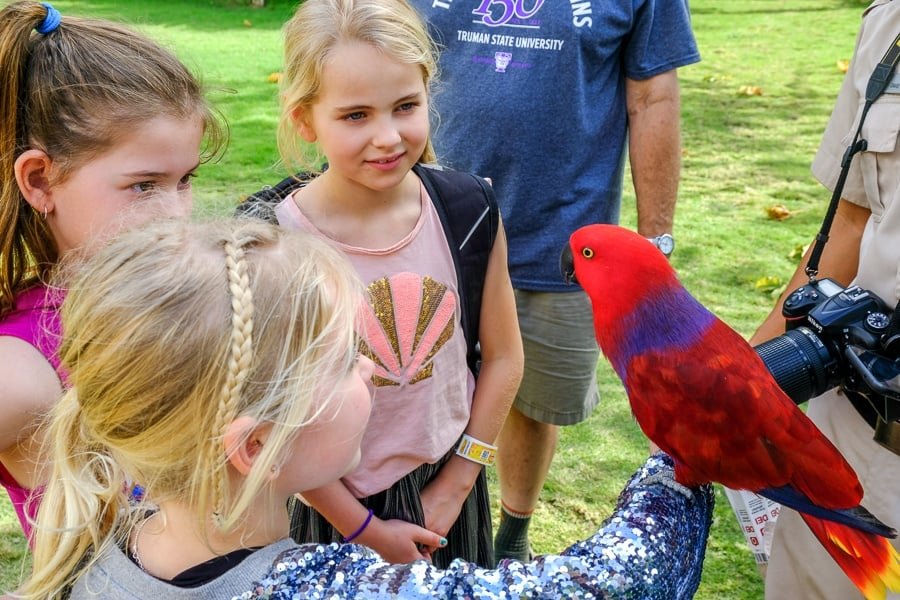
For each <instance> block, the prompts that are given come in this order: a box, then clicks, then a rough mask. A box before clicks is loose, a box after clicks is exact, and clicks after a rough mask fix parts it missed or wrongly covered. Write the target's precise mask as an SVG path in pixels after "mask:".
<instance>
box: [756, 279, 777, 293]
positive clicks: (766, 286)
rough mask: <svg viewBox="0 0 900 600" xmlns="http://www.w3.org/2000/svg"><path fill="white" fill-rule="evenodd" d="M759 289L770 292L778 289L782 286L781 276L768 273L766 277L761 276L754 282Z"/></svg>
mask: <svg viewBox="0 0 900 600" xmlns="http://www.w3.org/2000/svg"><path fill="white" fill-rule="evenodd" d="M753 287H755V288H756V289H757V290H758V291H760V292H763V293H765V294H768V293H770V292H772V291H774V290H777V289H778V288H779V287H781V277H778V276H777V275H766V276H765V277H760V278H759V279H757V280H756V283H754V284H753Z"/></svg>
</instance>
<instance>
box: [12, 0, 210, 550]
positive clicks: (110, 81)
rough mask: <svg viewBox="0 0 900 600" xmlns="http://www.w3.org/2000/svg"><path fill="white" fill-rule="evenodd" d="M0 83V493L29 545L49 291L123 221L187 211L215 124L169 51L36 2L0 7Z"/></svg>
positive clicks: (58, 389)
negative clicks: (69, 261)
mask: <svg viewBox="0 0 900 600" xmlns="http://www.w3.org/2000/svg"><path fill="white" fill-rule="evenodd" d="M0 81H3V85H4V91H3V93H2V94H0V232H2V233H0V387H2V389H3V401H2V402H0V484H2V485H3V486H4V488H6V491H7V493H8V494H9V496H10V499H11V500H12V503H13V506H14V507H15V510H16V513H17V515H18V517H19V521H20V523H21V526H22V529H23V531H24V532H25V534H26V536H30V529H31V525H30V520H31V519H33V517H34V514H35V512H36V509H37V505H38V502H39V499H40V486H41V484H42V483H43V481H44V480H45V473H44V472H43V467H42V465H41V464H40V463H39V462H38V461H37V448H38V446H39V445H40V439H39V436H38V435H37V434H36V431H37V429H36V428H37V425H38V423H39V415H40V414H42V413H43V412H44V411H46V410H47V409H48V408H49V407H50V406H52V404H53V403H54V402H56V401H57V400H58V399H59V397H60V395H61V393H62V388H63V387H64V383H65V372H64V371H63V370H62V369H61V368H60V366H59V360H58V358H57V356H56V347H57V344H58V333H59V331H58V330H59V324H58V320H57V310H58V307H59V303H60V301H61V297H62V290H48V286H47V282H48V281H50V279H51V275H52V273H53V272H54V270H55V269H56V267H57V264H58V263H59V262H60V261H61V259H63V258H64V257H67V256H71V255H72V253H73V252H75V251H78V252H84V251H89V249H90V247H91V246H92V245H93V244H94V243H95V242H97V241H98V240H99V239H101V238H104V237H106V236H107V235H109V234H110V233H111V232H112V231H114V230H117V229H118V228H119V227H121V226H128V227H132V226H136V225H139V224H141V223H143V222H144V221H147V220H148V219H150V218H153V217H156V216H159V215H174V214H185V213H187V212H189V211H190V208H191V178H192V177H193V175H194V171H195V170H196V168H197V166H198V165H199V163H200V162H202V160H204V159H206V158H209V157H210V156H211V155H212V154H215V152H216V151H217V149H218V148H220V147H221V145H222V141H223V139H224V129H223V127H222V125H221V124H220V122H219V121H218V120H217V119H216V118H215V117H214V115H213V113H212V112H211V110H210V108H209V106H208V105H207V103H206V101H205V100H204V98H203V94H202V90H201V87H200V85H199V83H198V82H197V80H196V79H195V78H194V77H193V76H192V75H191V74H190V73H189V72H188V70H187V69H186V68H185V67H184V65H182V64H181V63H180V62H179V61H178V59H177V58H175V56H174V55H173V54H172V53H170V52H168V51H167V50H164V49H163V48H161V47H160V46H159V45H158V44H156V43H155V42H153V41H151V40H149V39H147V38H146V37H144V36H142V35H139V34H138V33H136V32H134V31H131V30H129V29H126V28H123V27H121V26H119V25H115V24H113V23H110V22H107V21H95V20H87V19H78V18H72V17H68V16H66V17H63V16H61V15H60V13H59V12H58V11H57V10H56V9H55V8H53V7H52V6H51V5H50V4H47V3H44V4H41V3H38V2H30V1H24V2H13V3H11V4H8V5H6V6H5V7H3V8H2V9H0ZM204 138H206V140H207V142H208V146H207V148H206V149H205V150H206V151H204V149H203V147H202V146H203V139H204Z"/></svg>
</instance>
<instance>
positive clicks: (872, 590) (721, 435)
mask: <svg viewBox="0 0 900 600" xmlns="http://www.w3.org/2000/svg"><path fill="white" fill-rule="evenodd" d="M561 269H562V270H563V274H564V276H566V277H567V278H570V279H574V280H576V281H577V282H578V284H580V285H581V287H582V288H583V289H584V291H585V292H586V293H587V295H588V297H589V298H590V300H591V304H592V307H593V314H594V328H595V333H596V335H597V342H598V344H599V346H600V349H601V351H602V352H603V354H604V355H605V356H606V357H607V359H608V360H609V361H610V363H611V364H612V367H613V369H614V370H615V372H616V373H617V374H618V376H619V378H620V379H621V380H622V383H623V384H624V386H625V391H626V393H627V395H628V399H629V402H630V403H631V410H632V413H633V414H634V417H635V419H636V420H637V422H638V425H639V426H640V427H641V429H642V430H643V432H644V433H645V434H646V435H647V437H648V438H649V439H650V440H651V441H652V442H653V443H655V444H656V445H657V446H659V447H660V448H661V449H662V450H664V451H665V452H667V453H668V454H669V455H670V456H671V457H672V458H673V460H674V461H675V479H676V481H678V482H679V483H681V484H683V485H686V486H689V487H692V486H697V485H700V484H704V483H708V482H717V483H720V484H722V485H725V486H728V487H730V488H733V489H744V490H750V491H752V492H756V493H757V494H759V495H761V496H765V497H767V498H771V499H773V500H775V501H777V502H780V503H782V504H784V505H786V506H789V507H790V508H793V509H795V510H797V511H798V512H799V513H800V514H801V516H802V517H803V520H804V521H805V522H806V524H807V525H808V526H809V528H810V529H811V530H812V532H813V534H814V535H815V536H816V538H817V539H818V540H819V542H821V543H822V545H823V546H824V547H825V549H826V550H827V551H828V553H829V554H830V555H831V557H832V558H834V560H835V562H837V563H838V565H839V566H840V567H841V569H842V570H843V571H844V572H845V573H846V574H847V576H848V577H849V578H850V580H851V581H852V582H853V583H854V584H855V585H856V586H857V587H858V588H859V589H860V591H861V592H862V593H863V595H864V596H865V597H866V598H867V599H869V600H873V599H876V598H879V599H881V598H884V597H885V595H886V590H887V589H890V590H893V591H900V555H898V553H897V551H896V549H894V548H893V546H891V544H890V542H889V541H888V540H887V539H886V538H893V537H896V532H895V531H894V530H893V529H891V528H890V527H888V526H887V525H885V524H884V523H882V522H881V521H879V520H878V519H877V518H876V517H874V516H873V515H872V514H871V513H869V511H867V510H866V509H865V508H863V507H862V506H860V502H861V500H862V497H863V490H862V486H861V485H860V483H859V480H858V479H857V477H856V473H855V472H854V471H853V469H852V467H850V465H849V464H848V463H847V461H846V460H845V459H844V457H843V456H842V455H841V454H840V452H839V451H838V450H837V449H836V448H835V447H834V446H833V445H832V444H831V442H830V441H829V440H828V439H827V438H826V437H825V436H824V435H823V434H822V433H821V432H820V431H819V430H818V429H817V428H816V426H815V425H814V424H813V423H812V421H810V420H809V418H807V416H806V415H805V414H804V413H803V412H802V411H801V410H800V409H799V408H798V407H797V406H796V405H795V404H794V402H793V401H791V399H790V398H788V396H787V395H786V394H785V393H784V392H783V391H782V390H781V389H780V388H779V387H778V384H777V383H776V382H775V380H774V379H773V378H772V376H771V374H770V373H769V371H768V369H767V368H766V366H765V364H764V363H763V362H762V360H761V359H760V358H759V356H757V354H756V352H755V351H754V350H753V348H752V347H751V346H750V345H749V343H747V342H746V341H745V340H744V338H743V337H741V336H740V335H739V334H738V333H737V332H735V331H734V330H732V329H731V328H729V327H728V326H727V325H726V324H725V323H724V322H722V321H720V320H719V319H718V318H717V317H716V316H715V315H713V314H712V313H711V312H710V311H709V310H707V309H706V308H705V307H704V306H703V305H701V304H700V303H699V302H698V301H697V300H696V299H695V298H694V297H693V296H691V295H690V293H689V292H688V291H687V290H686V289H685V288H684V287H683V286H682V285H681V283H680V282H679V281H678V278H677V276H676V274H675V271H674V270H673V269H672V267H671V265H670V264H669V261H668V260H667V259H666V257H665V256H664V255H663V254H662V253H661V252H660V251H659V250H658V249H657V248H656V247H655V246H654V245H653V244H652V243H650V242H649V241H648V240H647V239H645V238H644V237H642V236H640V235H638V234H637V233H635V232H633V231H630V230H628V229H625V228H622V227H618V226H614V225H589V226H586V227H582V228H581V229H579V230H577V231H576V232H575V233H573V234H572V236H571V237H570V239H569V245H568V246H567V248H566V249H565V250H564V252H563V256H562V258H561ZM573 276H574V277H573Z"/></svg>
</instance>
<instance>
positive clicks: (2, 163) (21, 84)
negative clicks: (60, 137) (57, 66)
mask: <svg viewBox="0 0 900 600" xmlns="http://www.w3.org/2000/svg"><path fill="white" fill-rule="evenodd" d="M47 15H48V9H47V8H46V7H45V6H43V5H41V4H39V3H37V2H16V3H13V4H10V5H9V6H7V7H5V8H4V9H3V10H2V11H0V81H3V82H4V92H3V93H2V94H0V316H3V315H4V314H6V313H7V312H8V311H9V310H10V309H11V308H12V306H13V298H14V297H15V295H16V293H17V292H18V291H21V290H22V289H24V288H26V287H28V286H29V285H30V283H31V281H32V280H33V279H34V278H35V275H36V273H35V272H34V270H33V269H31V268H30V265H33V264H53V263H55V262H56V258H57V256H56V250H55V248H54V247H53V246H52V245H48V244H46V242H45V240H47V239H49V238H50V231H49V229H48V227H47V222H46V221H44V220H43V219H42V218H41V216H40V213H38V212H37V211H35V210H34V209H32V208H31V207H30V206H28V205H27V203H26V202H25V200H24V199H23V198H22V195H21V193H20V192H19V187H18V185H17V184H16V178H15V175H14V164H15V161H16V157H17V156H18V155H19V154H20V153H21V152H22V151H23V150H25V148H27V146H28V138H29V130H28V127H27V124H26V120H25V118H24V111H25V109H26V106H25V103H24V102H23V99H24V98H25V97H26V94H27V85H26V83H27V82H26V73H27V69H26V65H27V62H28V58H29V57H30V55H31V40H32V37H33V36H34V35H37V34H35V33H34V31H35V29H36V28H38V27H41V25H42V24H43V23H44V21H45V20H46V18H47ZM54 32H55V30H53V31H49V32H48V34H47V35H53V33H54Z"/></svg>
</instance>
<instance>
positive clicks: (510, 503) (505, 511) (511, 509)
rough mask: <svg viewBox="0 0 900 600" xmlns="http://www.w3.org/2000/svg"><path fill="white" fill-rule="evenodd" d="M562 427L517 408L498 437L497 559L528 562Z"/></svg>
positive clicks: (508, 417)
mask: <svg viewBox="0 0 900 600" xmlns="http://www.w3.org/2000/svg"><path fill="white" fill-rule="evenodd" d="M558 438H559V427H558V426H557V425H550V424H548V423H541V422H540V421H535V420H534V419H532V418H530V417H528V416H525V415H524V414H522V413H521V412H520V411H519V410H518V409H516V408H515V407H513V408H512V409H511V410H510V411H509V415H508V416H507V417H506V422H505V423H504V424H503V429H502V430H501V431H500V436H499V437H498V438H497V476H498V477H499V479H500V526H499V528H498V529H497V536H496V537H495V538H494V552H495V555H496V560H498V561H499V560H502V559H504V558H514V559H517V560H522V561H524V560H528V557H529V554H530V552H531V548H530V544H529V541H528V527H529V525H530V524H531V513H532V512H534V508H535V506H537V501H538V497H539V496H540V494H541V489H542V488H543V487H544V480H545V479H546V478H547V473H548V472H549V471H550V463H551V462H553V454H554V453H555V452H556V442H557V439H558Z"/></svg>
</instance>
